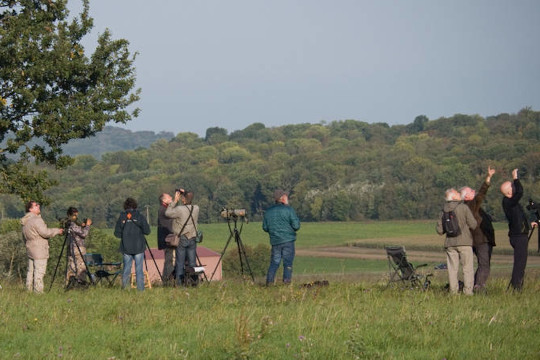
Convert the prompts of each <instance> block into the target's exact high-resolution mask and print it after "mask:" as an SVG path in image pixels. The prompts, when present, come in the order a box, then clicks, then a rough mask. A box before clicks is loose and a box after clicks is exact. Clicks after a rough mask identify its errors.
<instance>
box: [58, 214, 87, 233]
mask: <svg viewBox="0 0 540 360" xmlns="http://www.w3.org/2000/svg"><path fill="white" fill-rule="evenodd" d="M87 220H88V219H86V218H85V219H83V221H82V222H81V221H80V220H79V218H78V217H77V216H75V215H72V216H67V217H65V218H62V219H58V221H60V227H61V228H62V229H64V231H67V230H69V227H70V226H71V224H72V223H75V225H78V226H86V222H87Z"/></svg>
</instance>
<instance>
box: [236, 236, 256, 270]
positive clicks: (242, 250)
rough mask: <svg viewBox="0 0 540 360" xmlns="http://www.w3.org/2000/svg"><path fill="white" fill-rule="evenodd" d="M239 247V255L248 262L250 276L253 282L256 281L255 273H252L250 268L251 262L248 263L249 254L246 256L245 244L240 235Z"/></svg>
mask: <svg viewBox="0 0 540 360" xmlns="http://www.w3.org/2000/svg"><path fill="white" fill-rule="evenodd" d="M237 245H238V254H242V255H243V256H244V260H245V261H246V266H247V268H248V270H249V275H250V276H251V280H252V281H255V277H254V276H253V271H251V266H249V261H248V258H247V254H246V248H245V247H244V244H243V243H242V239H241V238H240V234H238V241H237ZM240 265H242V256H240ZM242 266H243V265H242ZM243 271H244V270H243V269H242V274H243Z"/></svg>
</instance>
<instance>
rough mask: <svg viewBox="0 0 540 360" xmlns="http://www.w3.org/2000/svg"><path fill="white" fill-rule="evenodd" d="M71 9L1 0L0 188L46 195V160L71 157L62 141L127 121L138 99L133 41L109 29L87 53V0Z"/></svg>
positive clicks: (59, 163) (40, 1)
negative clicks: (71, 11) (77, 10)
mask: <svg viewBox="0 0 540 360" xmlns="http://www.w3.org/2000/svg"><path fill="white" fill-rule="evenodd" d="M82 4H83V8H82V12H81V13H80V14H78V15H77V16H75V17H70V16H69V11H68V8H67V0H56V1H54V0H19V1H13V0H0V144H2V145H1V146H0V179H1V180H0V193H11V194H16V195H18V196H20V197H21V198H22V199H23V200H28V199H33V200H36V201H40V202H47V199H46V198H45V196H44V195H43V191H44V190H46V189H47V188H49V187H51V186H52V185H54V181H52V180H50V179H49V177H48V174H47V172H46V170H44V169H43V167H40V168H39V169H37V168H36V167H34V166H33V164H38V165H39V164H45V165H49V166H53V167H55V168H56V169H62V168H65V167H67V166H68V165H70V164H71V163H72V159H71V158H70V157H69V156H66V155H64V154H63V151H62V146H63V145H65V144H66V143H67V142H68V141H69V140H71V139H80V138H86V137H89V136H92V135H94V134H96V133H97V132H99V131H101V130H102V129H103V127H104V126H105V125H106V124H107V123H108V122H114V123H125V122H127V121H129V120H131V119H132V117H136V116H137V115H138V112H139V109H137V108H135V109H133V110H131V111H130V110H128V108H129V107H130V105H131V104H133V103H134V102H136V101H137V100H139V94H140V89H137V90H135V89H134V87H135V80H136V79H135V68H134V60H135V55H136V54H131V53H130V51H129V49H128V45H129V43H128V41H127V40H124V39H120V40H113V39H112V38H111V34H110V32H109V31H108V30H106V31H105V32H104V33H103V34H101V35H100V36H99V38H98V43H97V46H96V49H95V51H94V52H93V54H91V55H90V56H88V55H87V54H86V53H85V50H84V47H83V45H82V43H81V41H82V39H83V37H84V36H85V35H87V34H88V33H89V32H90V30H91V29H92V27H93V19H92V18H91V17H90V16H89V1H88V0H82Z"/></svg>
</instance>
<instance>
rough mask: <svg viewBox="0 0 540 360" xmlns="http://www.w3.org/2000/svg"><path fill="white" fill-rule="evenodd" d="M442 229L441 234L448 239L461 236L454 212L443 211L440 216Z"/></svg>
mask: <svg viewBox="0 0 540 360" xmlns="http://www.w3.org/2000/svg"><path fill="white" fill-rule="evenodd" d="M442 227H443V234H446V236H448V237H456V236H459V235H461V229H460V228H459V222H458V219H457V216H456V213H455V212H454V211H452V210H451V211H444V210H443V214H442Z"/></svg>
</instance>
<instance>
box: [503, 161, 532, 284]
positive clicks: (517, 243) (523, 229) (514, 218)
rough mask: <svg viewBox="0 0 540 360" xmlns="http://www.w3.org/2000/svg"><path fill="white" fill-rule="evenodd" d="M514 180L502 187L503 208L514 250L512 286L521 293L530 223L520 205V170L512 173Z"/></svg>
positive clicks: (521, 192)
mask: <svg viewBox="0 0 540 360" xmlns="http://www.w3.org/2000/svg"><path fill="white" fill-rule="evenodd" d="M512 179H513V182H510V181H506V182H504V183H503V184H502V185H501V192H502V194H503V195H504V197H503V200H502V207H503V210H504V214H505V215H506V219H507V220H508V237H509V238H510V245H512V247H513V248H514V266H513V268H512V279H511V280H510V284H511V285H512V287H513V288H514V290H518V291H520V290H521V288H522V287H523V278H524V277H525V267H526V266H527V251H528V243H529V239H528V234H529V221H528V220H527V217H526V216H525V213H524V211H523V208H522V207H521V205H520V203H519V200H521V197H522V196H523V186H522V185H521V182H520V181H519V179H518V169H514V170H513V171H512ZM533 226H534V225H533Z"/></svg>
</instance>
